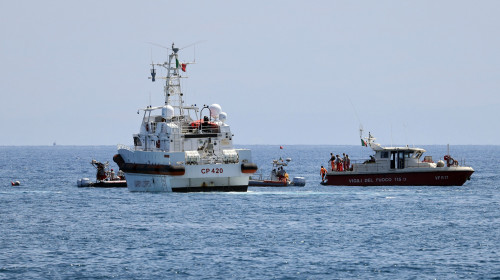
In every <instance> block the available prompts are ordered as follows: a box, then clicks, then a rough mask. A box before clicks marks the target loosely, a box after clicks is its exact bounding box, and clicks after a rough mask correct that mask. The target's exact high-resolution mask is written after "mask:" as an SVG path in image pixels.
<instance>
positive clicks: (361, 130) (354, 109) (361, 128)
mask: <svg viewBox="0 0 500 280" xmlns="http://www.w3.org/2000/svg"><path fill="white" fill-rule="evenodd" d="M347 99H348V100H349V103H351V106H352V110H353V111H354V115H355V116H356V119H358V122H359V138H360V139H363V123H361V120H360V119H359V116H358V112H357V111H356V107H354V104H353V103H352V101H351V98H349V97H347Z"/></svg>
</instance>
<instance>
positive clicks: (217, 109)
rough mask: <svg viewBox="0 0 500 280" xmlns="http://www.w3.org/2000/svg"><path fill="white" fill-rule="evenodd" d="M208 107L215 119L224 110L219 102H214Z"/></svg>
mask: <svg viewBox="0 0 500 280" xmlns="http://www.w3.org/2000/svg"><path fill="white" fill-rule="evenodd" d="M208 109H210V116H211V117H212V118H214V119H216V118H218V117H219V114H220V113H221V112H222V108H221V107H220V105H219V104H212V105H210V106H208Z"/></svg>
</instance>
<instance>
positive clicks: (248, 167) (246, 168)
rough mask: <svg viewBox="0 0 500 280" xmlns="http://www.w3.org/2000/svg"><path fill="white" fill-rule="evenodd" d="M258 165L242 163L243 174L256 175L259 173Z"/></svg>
mask: <svg viewBox="0 0 500 280" xmlns="http://www.w3.org/2000/svg"><path fill="white" fill-rule="evenodd" d="M257 169H258V167H257V164H255V163H242V164H241V172H242V173H255V172H257Z"/></svg>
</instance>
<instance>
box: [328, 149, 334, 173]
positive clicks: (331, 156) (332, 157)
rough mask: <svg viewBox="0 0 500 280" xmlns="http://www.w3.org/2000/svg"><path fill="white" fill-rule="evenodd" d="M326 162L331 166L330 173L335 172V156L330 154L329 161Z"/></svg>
mask: <svg viewBox="0 0 500 280" xmlns="http://www.w3.org/2000/svg"><path fill="white" fill-rule="evenodd" d="M328 162H330V163H331V164H332V171H333V170H335V156H334V155H333V153H330V160H329V161H328Z"/></svg>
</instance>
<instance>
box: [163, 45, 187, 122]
mask: <svg viewBox="0 0 500 280" xmlns="http://www.w3.org/2000/svg"><path fill="white" fill-rule="evenodd" d="M178 51H179V48H176V47H175V46H174V43H172V53H171V54H170V55H169V57H168V65H165V64H164V67H165V68H167V78H166V81H165V88H164V91H165V105H171V106H172V107H174V108H177V109H178V110H179V116H182V115H184V110H183V103H184V101H183V100H182V95H183V94H182V92H181V81H180V78H181V77H180V75H179V66H180V63H179V57H178V54H177V52H178Z"/></svg>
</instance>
